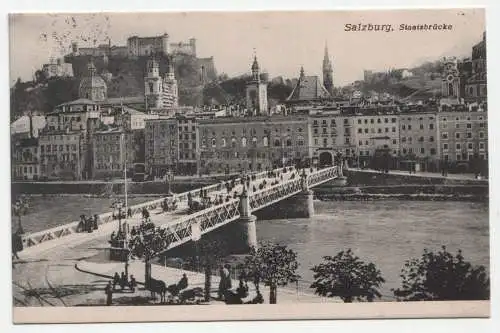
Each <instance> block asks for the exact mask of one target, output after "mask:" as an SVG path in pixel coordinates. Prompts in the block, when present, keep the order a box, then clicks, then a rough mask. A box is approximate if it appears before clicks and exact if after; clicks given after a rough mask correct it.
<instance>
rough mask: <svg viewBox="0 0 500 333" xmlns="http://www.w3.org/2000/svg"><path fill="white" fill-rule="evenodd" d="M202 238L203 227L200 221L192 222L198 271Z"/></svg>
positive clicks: (192, 236) (192, 237)
mask: <svg viewBox="0 0 500 333" xmlns="http://www.w3.org/2000/svg"><path fill="white" fill-rule="evenodd" d="M200 239H201V228H200V225H199V224H198V223H193V224H191V240H192V241H193V243H194V251H195V258H196V262H195V265H196V272H198V271H199V268H200V267H199V253H198V241H199V240H200Z"/></svg>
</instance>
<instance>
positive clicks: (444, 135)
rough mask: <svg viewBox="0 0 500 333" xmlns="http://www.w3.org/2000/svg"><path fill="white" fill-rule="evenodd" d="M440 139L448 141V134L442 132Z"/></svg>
mask: <svg viewBox="0 0 500 333" xmlns="http://www.w3.org/2000/svg"><path fill="white" fill-rule="evenodd" d="M441 137H442V138H443V139H445V140H447V139H448V132H443V134H441Z"/></svg>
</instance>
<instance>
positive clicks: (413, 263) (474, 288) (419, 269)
mask: <svg viewBox="0 0 500 333" xmlns="http://www.w3.org/2000/svg"><path fill="white" fill-rule="evenodd" d="M401 278H402V283H401V288H398V289H393V290H392V291H393V293H394V296H396V298H397V299H398V300H400V301H444V300H446V301H457V300H487V299H489V298H490V280H489V277H488V273H487V271H486V269H485V267H484V266H475V267H474V266H473V265H472V264H471V263H470V262H468V261H466V260H465V259H464V256H463V255H462V251H461V250H458V251H457V254H456V255H452V254H451V253H449V252H448V251H447V250H446V247H445V246H443V247H442V249H441V250H440V251H438V252H437V253H434V252H432V251H428V250H424V253H423V254H422V256H421V257H420V258H414V259H411V260H407V261H406V263H405V265H404V267H403V269H402V270H401Z"/></svg>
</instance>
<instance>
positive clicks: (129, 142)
mask: <svg viewBox="0 0 500 333" xmlns="http://www.w3.org/2000/svg"><path fill="white" fill-rule="evenodd" d="M483 42H484V40H483ZM478 45H479V46H478ZM478 45H476V46H474V48H473V50H476V55H477V56H478V57H479V58H477V59H474V61H475V65H474V69H473V70H472V71H471V73H469V76H464V74H463V72H461V71H460V69H459V67H458V62H457V61H456V60H455V59H444V61H443V65H444V70H443V73H442V77H441V80H442V95H443V98H442V99H441V100H439V101H436V100H435V101H427V102H425V103H418V104H416V105H410V104H408V103H401V102H398V101H395V100H394V99H389V98H385V99H384V100H380V99H379V100H377V101H374V102H370V103H366V101H364V102H363V100H362V96H358V95H360V93H359V92H355V93H353V94H352V96H351V98H349V99H348V100H338V99H335V98H333V96H332V93H331V90H332V89H333V82H332V80H333V67H332V63H331V61H330V60H329V55H328V50H327V49H326V48H325V57H324V60H323V72H324V73H323V80H321V79H320V78H319V77H318V76H306V75H305V73H304V69H303V68H301V71H300V75H299V78H298V80H297V83H296V85H295V87H294V88H293V90H292V92H291V94H290V96H289V97H288V98H287V99H286V100H285V101H283V103H282V105H281V106H280V107H279V108H278V107H277V108H275V109H274V110H272V109H271V108H269V105H268V98H267V82H265V81H263V80H262V79H261V75H260V66H259V63H258V61H257V57H256V56H254V59H253V62H252V64H251V73H252V76H251V78H250V80H249V81H248V82H247V84H246V100H245V105H244V106H226V107H225V108H219V109H217V110H213V109H211V108H209V109H207V108H203V109H201V110H196V109H193V108H186V107H182V106H179V105H178V94H177V82H176V80H175V76H174V75H173V71H172V70H171V67H170V68H168V69H167V73H164V74H161V73H160V72H159V66H158V64H157V62H156V61H155V60H154V58H152V59H150V60H149V61H148V62H147V69H146V74H145V77H144V86H145V93H144V98H143V99H141V100H139V101H134V102H131V103H132V104H131V103H124V100H125V99H126V98H122V99H111V98H109V97H108V96H107V90H106V83H105V81H104V80H102V78H100V76H99V75H97V74H96V71H95V66H93V64H92V62H90V63H89V67H88V75H87V76H86V77H84V78H83V79H82V80H81V83H80V89H79V94H80V99H78V100H76V101H72V102H68V103H64V104H62V105H60V106H58V107H56V108H55V110H54V111H53V112H52V113H49V114H47V115H46V116H45V118H44V119H43V120H44V121H43V122H42V121H40V120H39V119H37V118H34V117H29V131H28V135H26V136H25V137H24V138H19V140H13V156H14V159H13V162H14V163H13V168H12V175H13V177H14V178H17V179H45V178H47V179H51V178H54V179H78V180H79V179H100V178H108V177H118V176H121V175H122V173H123V170H124V169H125V168H127V169H128V168H129V167H131V165H132V164H133V163H143V164H144V167H145V169H146V170H147V172H148V173H149V174H151V175H154V176H162V175H163V174H165V173H166V172H167V171H174V172H175V173H177V174H202V173H203V174H207V173H224V172H239V171H241V170H255V171H256V170H265V169H266V168H270V167H275V166H281V165H288V164H298V163H299V164H302V165H316V164H317V165H328V164H331V163H333V161H334V159H335V157H336V156H339V155H341V156H342V157H343V158H345V159H346V160H347V161H348V163H350V164H351V165H357V166H366V165H368V164H370V162H371V161H372V160H373V159H374V157H375V156H376V155H377V154H378V153H380V152H383V153H384V154H385V155H386V156H390V157H391V160H392V161H393V162H394V167H397V168H401V167H404V164H405V163H407V162H409V161H410V162H412V163H419V164H420V165H421V167H422V168H424V169H426V170H438V169H439V168H440V166H441V165H443V163H446V165H448V166H450V167H462V168H464V169H468V168H469V167H470V166H471V164H472V161H475V160H487V159H488V139H487V104H486V98H485V94H486V89H485V87H486V86H485V83H484V82H482V81H478V82H476V81H474V80H472V79H471V77H483V78H485V71H486V66H485V63H486V59H485V56H486V53H485V52H483V53H481V52H480V51H477V50H478V49H479V50H482V49H481V47H480V46H481V45H482V44H481V43H479V44H478ZM473 53H474V52H473ZM462 82H467V83H468V84H471V85H472V84H476V85H477V86H475V89H476V90H477V91H479V94H478V96H476V98H472V97H471V98H468V99H467V100H464V98H463V94H462V93H463V89H462ZM474 82H475V83H474ZM483 84H484V86H483ZM133 103H145V104H146V106H147V107H146V110H148V111H147V112H145V113H144V112H140V111H137V110H136V109H134V108H133ZM34 120H37V121H34Z"/></svg>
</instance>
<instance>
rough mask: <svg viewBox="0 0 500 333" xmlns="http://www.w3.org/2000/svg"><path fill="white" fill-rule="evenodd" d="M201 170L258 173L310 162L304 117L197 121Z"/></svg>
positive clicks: (306, 123)
mask: <svg viewBox="0 0 500 333" xmlns="http://www.w3.org/2000/svg"><path fill="white" fill-rule="evenodd" d="M199 123H200V124H199V133H200V157H201V163H200V169H201V170H200V171H201V172H202V173H204V174H208V173H232V172H242V171H259V170H265V169H268V168H273V167H279V166H282V165H293V164H296V163H299V162H302V163H307V162H309V161H310V157H311V156H310V142H309V135H308V127H309V123H308V119H307V117H283V116H273V117H264V116H263V117H249V118H219V119H204V120H200V121H199Z"/></svg>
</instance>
